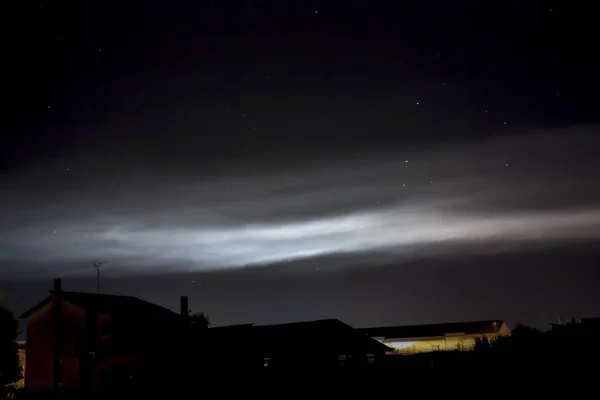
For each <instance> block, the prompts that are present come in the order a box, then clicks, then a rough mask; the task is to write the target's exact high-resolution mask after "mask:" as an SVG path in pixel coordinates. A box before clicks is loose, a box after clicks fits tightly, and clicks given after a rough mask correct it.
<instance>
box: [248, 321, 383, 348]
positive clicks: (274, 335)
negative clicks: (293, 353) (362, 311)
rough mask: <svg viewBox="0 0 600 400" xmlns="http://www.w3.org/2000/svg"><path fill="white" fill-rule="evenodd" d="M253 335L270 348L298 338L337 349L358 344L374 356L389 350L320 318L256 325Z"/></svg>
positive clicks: (353, 329) (368, 338) (350, 328)
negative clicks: (336, 347)
mask: <svg viewBox="0 0 600 400" xmlns="http://www.w3.org/2000/svg"><path fill="white" fill-rule="evenodd" d="M254 332H255V333H256V334H258V335H259V337H260V338H261V339H262V340H263V341H264V342H265V344H268V345H269V346H277V345H278V343H280V342H285V343H287V345H289V342H288V340H295V339H301V340H302V341H303V342H307V343H313V344H315V343H316V342H322V343H323V345H324V346H332V344H335V346H338V347H340V348H345V349H352V348H355V347H356V346H357V345H360V346H363V347H365V348H366V350H368V351H370V352H373V353H380V352H381V353H384V352H387V351H389V350H391V349H390V348H389V347H387V346H385V345H384V344H382V343H379V342H378V341H376V340H373V339H372V338H371V337H369V336H367V335H366V334H365V333H363V332H360V331H359V330H357V329H355V328H353V327H351V326H350V325H348V324H345V323H344V322H342V321H340V320H337V319H322V320H316V321H306V322H292V323H287V324H278V325H258V326H255V327H254Z"/></svg>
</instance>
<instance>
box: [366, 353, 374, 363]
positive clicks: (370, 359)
mask: <svg viewBox="0 0 600 400" xmlns="http://www.w3.org/2000/svg"><path fill="white" fill-rule="evenodd" d="M367 364H369V365H373V364H375V354H367Z"/></svg>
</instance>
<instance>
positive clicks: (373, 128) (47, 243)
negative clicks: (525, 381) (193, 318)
mask: <svg viewBox="0 0 600 400" xmlns="http://www.w3.org/2000/svg"><path fill="white" fill-rule="evenodd" d="M59 3H60V4H59ZM16 7H17V8H18V12H15V13H14V15H12V16H11V17H10V18H11V19H12V20H14V26H18V27H19V29H17V30H15V31H13V33H12V34H11V36H10V37H5V38H4V42H6V43H5V46H4V55H5V58H4V64H5V67H7V72H5V73H4V74H3V78H4V81H5V82H4V85H3V87H4V90H3V92H4V96H3V97H4V101H5V106H4V108H3V109H4V114H3V118H2V137H1V140H2V142H1V143H2V144H1V146H0V209H1V210H2V213H1V214H0V292H2V294H3V298H4V302H6V303H8V304H9V305H10V306H11V307H12V308H13V309H14V310H15V312H17V313H19V312H22V311H24V310H25V309H27V308H28V307H29V306H31V305H33V304H34V303H35V302H37V301H38V300H40V299H41V298H42V297H43V296H45V295H46V290H47V289H49V288H50V286H51V281H52V278H54V277H57V276H60V277H62V278H63V287H64V288H65V289H67V290H84V291H94V290H95V288H96V282H95V272H94V269H93V267H92V263H93V261H107V263H106V264H104V265H103V266H102V272H101V276H102V280H101V290H102V292H104V293H114V294H127V295H133V296H139V297H141V298H144V299H146V300H149V301H152V302H155V303H157V304H161V305H164V306H166V307H170V308H172V309H174V310H178V307H179V305H178V301H179V296H181V295H188V296H189V297H190V306H191V307H192V309H193V310H194V311H205V312H206V313H208V314H209V315H210V317H211V319H212V321H213V324H214V325H224V324H235V323H277V322H289V321H298V320H308V319H318V318H339V319H342V320H343V321H345V322H347V323H349V324H351V325H354V326H357V327H364V326H369V325H387V324H390V325H391V324H413V323H435V322H450V321H459V320H476V319H495V318H504V319H507V320H508V322H509V324H511V325H512V326H514V324H516V323H518V322H523V323H527V324H530V325H534V326H537V327H542V328H543V327H545V324H546V323H547V322H550V321H553V320H555V319H556V318H557V317H558V316H559V315H562V316H564V317H566V318H570V317H571V316H575V317H582V316H583V317H585V316H597V315H599V314H600V309H599V308H600V306H599V305H600V263H599V260H600V246H599V245H600V151H599V149H600V147H599V146H600V112H599V111H600V74H599V73H598V71H600V57H598V55H597V49H596V47H597V46H596V44H595V43H594V38H595V37H596V36H597V34H598V32H596V31H597V30H598V29H597V28H596V27H597V21H596V20H595V14H594V13H593V12H592V10H588V9H586V8H585V7H584V3H583V2H577V1H575V2H569V4H568V5H567V4H566V2H559V1H518V0H513V1H485V2H482V1H453V2H449V1H424V0H422V1H400V0H397V1H384V0H380V1H375V0H372V1H366V0H346V1H344V2H334V1H312V0H302V1H297V0H286V1H267V0H262V1H260V0H256V1H250V0H246V1H243V0H239V1H230V0H212V1H208V0H205V1H200V0H198V1H166V0H155V1H129V0H123V1H120V2H114V1H84V2H50V1H37V2H29V1H26V2H25V1H23V2H18V6H16Z"/></svg>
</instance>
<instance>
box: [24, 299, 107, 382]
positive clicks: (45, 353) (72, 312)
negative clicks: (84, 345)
mask: <svg viewBox="0 0 600 400" xmlns="http://www.w3.org/2000/svg"><path fill="white" fill-rule="evenodd" d="M54 304H55V303H54V302H52V303H50V304H47V305H46V306H44V307H42V308H41V309H40V310H38V311H37V312H36V313H34V314H33V315H32V316H31V317H29V319H28V321H27V353H26V365H27V366H28V368H27V369H26V371H25V386H26V387H27V389H29V390H31V391H39V390H48V389H52V388H53V387H54V346H55V343H56V336H55V334H56V332H55V329H56V328H55V324H54ZM62 315H63V318H64V324H65V325H64V333H63V335H64V337H63V344H62V351H61V360H62V365H63V386H66V387H76V386H77V385H78V383H79V360H78V358H77V357H76V354H75V353H76V349H77V345H78V344H79V343H81V342H80V341H81V340H82V339H83V337H84V333H85V315H86V311H85V309H83V308H81V307H78V306H76V305H74V304H72V303H69V302H66V301H63V302H62ZM106 318H107V317H106V316H105V315H99V316H98V320H99V323H100V321H101V320H104V319H106Z"/></svg>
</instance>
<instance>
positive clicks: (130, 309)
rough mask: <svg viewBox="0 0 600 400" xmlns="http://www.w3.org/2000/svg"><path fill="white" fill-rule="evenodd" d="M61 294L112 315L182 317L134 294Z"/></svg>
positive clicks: (71, 301) (44, 301) (46, 302)
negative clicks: (133, 295)
mask: <svg viewBox="0 0 600 400" xmlns="http://www.w3.org/2000/svg"><path fill="white" fill-rule="evenodd" d="M50 293H52V294H55V293H57V292H55V291H50ZM60 295H61V297H62V299H63V300H64V301H68V302H69V303H73V304H75V305H77V306H79V307H82V308H85V309H89V308H94V307H96V308H97V310H98V311H99V312H102V313H106V314H110V315H125V314H127V315H136V316H139V317H152V318H161V319H172V320H174V319H179V318H181V317H180V315H179V314H177V313H175V312H173V311H171V310H169V309H167V308H164V307H161V306H158V305H156V304H152V303H150V302H147V301H145V300H142V299H138V298H137V297H132V296H117V295H111V294H96V293H83V292H67V291H61V292H60ZM51 301H52V296H48V297H46V298H45V299H44V300H42V301H41V302H39V303H38V304H36V305H35V306H33V307H32V308H30V309H29V310H27V311H25V312H24V313H23V314H21V316H20V318H29V317H30V316H31V315H32V314H33V313H35V312H36V311H37V310H39V309H40V308H42V307H43V306H45V305H46V304H48V303H49V302H51Z"/></svg>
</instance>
